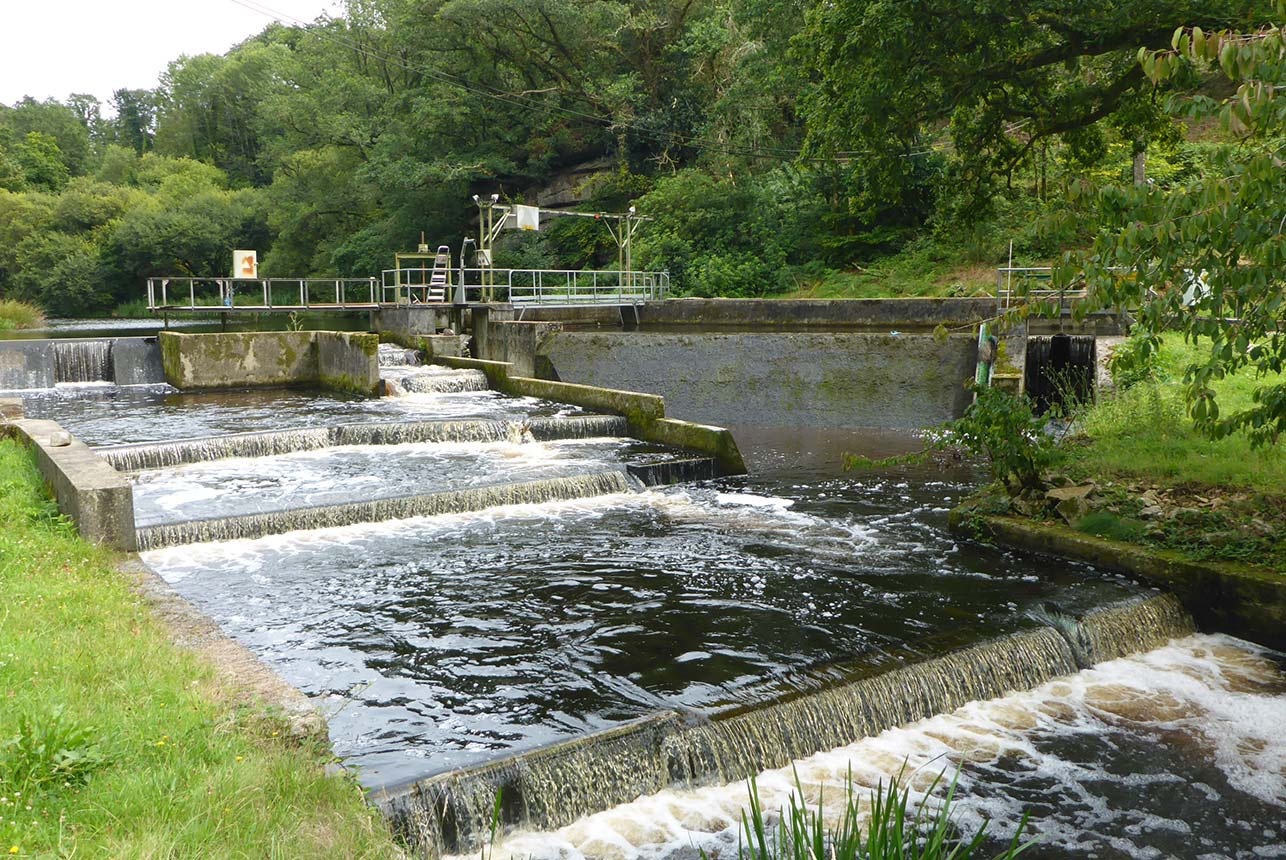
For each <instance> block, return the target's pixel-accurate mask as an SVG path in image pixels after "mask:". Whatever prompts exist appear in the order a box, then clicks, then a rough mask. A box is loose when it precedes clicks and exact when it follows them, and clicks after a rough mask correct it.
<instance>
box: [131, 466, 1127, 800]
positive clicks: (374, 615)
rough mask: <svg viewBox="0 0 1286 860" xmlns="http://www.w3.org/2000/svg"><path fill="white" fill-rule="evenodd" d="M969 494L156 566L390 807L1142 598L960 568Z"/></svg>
mask: <svg viewBox="0 0 1286 860" xmlns="http://www.w3.org/2000/svg"><path fill="white" fill-rule="evenodd" d="M899 485H901V486H899ZM770 488H771V489H772V490H776V491H777V493H778V494H769V492H766V491H768V490H770ZM961 489H963V488H962V487H957V486H956V485H950V484H936V485H933V484H930V485H927V486H925V485H919V486H916V485H913V484H911V483H910V482H902V481H897V482H891V483H890V482H886V481H859V480H853V479H850V478H825V479H802V480H797V481H795V482H793V483H790V484H783V483H782V482H780V481H775V480H772V479H767V478H763V479H740V480H733V481H725V482H723V483H722V485H721V486H719V487H715V486H711V487H708V488H702V487H695V488H694V487H688V488H675V489H670V490H664V491H655V490H653V491H647V492H637V493H627V494H617V495H611V496H600V497H596V498H591V499H582V500H577V501H568V502H559V503H554V504H547V505H527V506H517V507H512V508H506V509H498V510H490V511H482V512H474V513H467V514H460V515H452V516H444V517H431V518H424V519H418V520H409V521H402V522H398V523H389V524H386V525H382V526H376V527H369V526H356V527H352V528H346V529H338V530H331V531H321V532H311V533H297V534H294V535H291V536H288V537H281V538H270V539H266V540H261V541H235V542H232V543H228V544H222V545H212V546H205V547H202V549H201V552H200V553H194V552H192V551H191V550H190V549H183V548H177V549H174V550H166V551H161V552H154V553H149V554H148V555H147V560H148V562H149V564H151V565H152V566H153V567H154V568H155V569H156V570H158V571H159V572H160V573H161V574H162V575H163V576H164V577H165V578H167V579H168V580H170V581H171V582H173V583H174V584H175V586H176V587H177V588H179V590H180V591H181V592H182V593H184V594H185V595H186V596H188V597H190V598H191V599H192V600H194V601H195V602H197V604H198V605H200V606H201V607H202V608H204V609H205V610H206V611H207V612H209V613H210V614H212V615H213V616H214V617H215V618H217V619H218V620H219V621H220V622H221V623H222V624H223V625H224V626H225V628H226V629H228V630H229V631H230V632H232V633H233V634H234V635H236V636H238V637H240V638H243V639H244V640H245V641H246V642H247V643H248V644H250V645H251V647H253V648H254V649H255V650H257V651H258V652H259V653H261V654H264V655H265V656H266V657H267V658H268V659H269V660H270V661H271V662H273V664H274V665H276V666H278V668H280V669H281V670H282V671H283V672H284V673H285V674H286V676H287V677H288V678H289V679H290V680H292V681H293V682H295V683H297V684H299V685H300V686H302V687H303V688H304V689H305V690H307V691H308V692H310V693H312V694H314V695H316V696H318V697H319V698H320V699H321V700H322V701H323V702H326V703H328V707H329V709H330V710H332V712H333V713H332V717H331V727H332V738H333V740H334V741H335V744H336V747H337V750H338V751H339V752H340V754H341V755H344V756H346V757H348V758H349V759H350V760H351V761H353V762H354V763H355V764H357V765H359V766H360V767H361V768H362V773H363V778H364V780H365V781H367V782H368V783H369V784H371V785H381V784H388V783H391V782H398V781H402V780H405V779H407V778H411V777H416V776H421V775H424V774H427V773H430V772H434V771H441V770H446V769H450V768H452V767H457V766H462V765H467V764H475V763H478V762H481V761H485V760H487V759H489V758H491V757H494V756H495V755H497V754H499V753H503V752H506V751H515V750H521V749H530V748H533V747H535V746H539V745H541V744H545V743H548V742H551V741H555V740H558V739H561V738H567V737H570V736H574V735H577V734H580V733H583V732H585V731H587V730H593V729H597V728H606V727H608V726H612V725H619V724H622V723H623V722H625V721H628V720H631V719H636V718H639V717H643V716H647V715H649V714H653V713H656V712H657V711H660V710H665V709H672V708H675V707H679V708H705V707H711V706H721V705H730V704H738V703H746V702H753V701H759V700H761V699H762V698H763V697H764V696H765V695H771V694H774V693H781V692H786V691H796V690H801V689H816V688H817V687H819V686H823V685H825V684H827V683H830V682H833V681H834V680H835V679H836V678H838V677H842V675H843V672H844V671H846V670H844V669H843V664H845V663H846V662H850V661H852V660H855V659H861V660H863V661H866V662H868V663H871V664H872V665H877V666H878V665H887V666H890V667H892V666H896V665H898V664H899V663H900V662H901V661H903V660H905V659H907V658H908V656H910V657H914V656H915V655H916V654H917V653H918V654H932V653H943V652H945V651H947V650H951V649H952V648H954V647H958V646H964V645H968V644H971V643H973V642H976V641H978V640H979V639H981V638H986V637H988V636H993V635H997V634H999V633H1003V632H1005V631H1010V630H1016V629H1024V628H1030V627H1032V626H1034V625H1035V624H1036V622H1034V621H1032V620H1031V619H1029V618H1027V617H1026V613H1027V612H1028V611H1029V610H1032V611H1034V610H1037V609H1040V608H1042V607H1044V606H1045V605H1046V604H1047V603H1049V602H1051V601H1053V602H1055V603H1057V604H1058V605H1059V606H1060V608H1062V609H1064V610H1066V611H1068V612H1072V613H1080V612H1083V611H1085V610H1088V609H1090V608H1092V607H1094V606H1097V605H1101V604H1103V603H1108V602H1111V601H1113V600H1118V599H1120V598H1122V597H1125V596H1128V595H1130V594H1132V593H1136V592H1137V591H1138V589H1137V588H1135V587H1133V586H1130V585H1128V584H1126V583H1125V582H1123V581H1122V580H1120V579H1118V578H1115V577H1111V576H1104V575H1101V574H1097V573H1095V572H1093V571H1092V570H1090V569H1087V568H1083V567H1075V566H1069V565H1058V566H1055V567H1051V566H1049V565H1047V564H1044V563H1041V562H1033V561H1031V560H1027V559H1022V558H1017V557H1009V556H1007V555H1005V554H1003V553H999V552H994V551H989V550H980V549H977V548H974V547H969V546H961V545H960V544H958V543H957V542H956V541H955V540H954V539H952V538H951V537H950V536H948V535H947V534H946V533H945V531H944V530H943V528H942V522H943V519H944V517H945V510H946V508H947V507H948V506H949V505H950V504H951V502H952V500H953V499H955V498H957V497H958V494H959V492H960V491H961Z"/></svg>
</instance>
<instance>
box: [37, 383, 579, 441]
mask: <svg viewBox="0 0 1286 860" xmlns="http://www.w3.org/2000/svg"><path fill="white" fill-rule="evenodd" d="M20 393H21V394H22V396H23V404H24V408H25V409H26V414H27V417H29V418H48V419H52V420H54V421H57V422H58V423H60V424H62V425H63V426H64V427H66V428H67V429H69V430H70V431H71V432H72V433H73V434H75V435H76V437H77V438H79V439H81V440H82V441H84V442H86V443H88V444H90V445H118V444H125V443H135V442H157V441H170V440H183V439H194V438H199V437H208V436H217V435H222V434H226V433H244V432H254V431H272V430H279V429H281V428H283V427H292V428H298V427H314V428H315V427H327V426H333V425H336V424H346V423H352V422H366V423H370V422H405V421H436V420H464V419H484V420H495V421H516V420H522V419H527V418H532V417H540V416H554V415H572V414H577V413H579V412H580V411H581V410H579V409H577V408H576V407H571V406H567V405H566V404H561V403H552V402H549V401H541V400H536V399H533V398H524V397H507V396H505V395H502V394H499V393H497V392H494V391H474V392H465V393H461V394H411V395H408V396H406V397H385V398H380V399H370V398H361V397H350V396H346V395H342V394H335V393H327V392H312V391H303V390H295V391H283V390H272V389H267V390H247V391H219V392H208V393H188V394H182V393H179V392H176V391H175V390H174V389H173V388H170V387H169V386H165V385H160V386H124V387H116V386H96V387H85V386H75V387H68V386H59V387H58V388H56V389H44V390H39V391H23V392H20Z"/></svg>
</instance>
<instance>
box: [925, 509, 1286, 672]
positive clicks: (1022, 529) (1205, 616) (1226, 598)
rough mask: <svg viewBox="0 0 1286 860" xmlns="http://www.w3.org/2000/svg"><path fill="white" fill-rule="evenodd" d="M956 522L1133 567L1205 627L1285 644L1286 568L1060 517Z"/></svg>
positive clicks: (956, 514) (967, 529)
mask: <svg viewBox="0 0 1286 860" xmlns="http://www.w3.org/2000/svg"><path fill="white" fill-rule="evenodd" d="M950 524H951V529H952V530H953V531H954V532H956V533H958V534H961V535H968V536H974V535H975V533H976V532H977V531H981V532H982V534H983V535H984V536H987V537H990V538H992V539H993V540H995V541H997V542H998V543H1003V544H1008V545H1010V546H1016V547H1020V548H1022V549H1026V550H1031V551H1033V552H1041V553H1048V554H1054V555H1059V556H1064V557H1066V558H1072V559H1075V560H1077V561H1085V562H1089V563H1091V564H1095V565H1098V566H1099V567H1104V568H1107V569H1109V570H1116V571H1120V572H1122V573H1128V574H1131V575H1133V576H1135V577H1138V578H1139V579H1141V580H1143V581H1145V582H1147V583H1149V584H1152V585H1157V586H1161V587H1163V588H1165V589H1166V590H1168V591H1171V592H1173V593H1174V595H1175V596H1176V597H1178V598H1179V600H1180V601H1181V602H1182V603H1183V605H1184V608H1185V609H1187V610H1188V612H1190V613H1192V617H1193V618H1194V619H1195V620H1196V622H1197V623H1198V624H1199V625H1201V627H1202V628H1203V629H1207V630H1218V631H1222V632H1225V633H1230V634H1232V635H1233V636H1238V637H1241V638H1243V639H1249V640H1251V641H1252V642H1258V643H1260V644H1261V645H1267V646H1268V647H1270V648H1276V649H1278V650H1281V649H1286V575H1275V574H1272V573H1269V572H1265V571H1261V570H1256V569H1254V568H1251V567H1248V566H1246V565H1239V564H1233V563H1231V562H1198V561H1191V560H1189V559H1185V558H1183V557H1182V556H1180V555H1178V554H1177V553H1174V552H1169V551H1166V550H1154V549H1150V548H1146V547H1141V546H1137V545H1135V544H1129V543H1123V542H1121V541H1114V540H1108V539H1107V538H1101V537H1094V536H1093V535H1087V534H1082V533H1081V532H1078V531H1076V530H1074V529H1072V528H1069V527H1068V526H1065V525H1061V524H1056V523H1043V522H1033V521H1031V520H1025V519H1019V518H1017V517H1008V516H982V515H975V514H973V513H972V512H971V511H970V510H968V509H967V508H964V507H961V508H956V509H955V510H954V511H952V512H951V516H950Z"/></svg>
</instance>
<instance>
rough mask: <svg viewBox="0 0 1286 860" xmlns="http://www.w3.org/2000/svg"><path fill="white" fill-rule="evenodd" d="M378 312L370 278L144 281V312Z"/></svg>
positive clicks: (375, 294) (174, 279)
mask: <svg viewBox="0 0 1286 860" xmlns="http://www.w3.org/2000/svg"><path fill="white" fill-rule="evenodd" d="M378 306H379V295H378V282H377V281H376V280H375V278H257V279H255V280H246V279H241V278H148V280H147V308H148V310H150V311H167V310H169V311H225V312H226V311H273V310H312V309H319V310H346V309H365V308H374V307H378Z"/></svg>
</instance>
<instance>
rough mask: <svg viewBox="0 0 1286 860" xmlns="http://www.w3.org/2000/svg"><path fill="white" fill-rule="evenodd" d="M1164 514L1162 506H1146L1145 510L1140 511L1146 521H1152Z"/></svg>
mask: <svg viewBox="0 0 1286 860" xmlns="http://www.w3.org/2000/svg"><path fill="white" fill-rule="evenodd" d="M1162 513H1164V511H1163V510H1162V509H1161V506H1160V505H1144V506H1143V509H1142V510H1140V511H1139V516H1141V517H1143V518H1144V519H1145V520H1151V519H1156V518H1157V517H1159V516H1161V514H1162Z"/></svg>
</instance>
